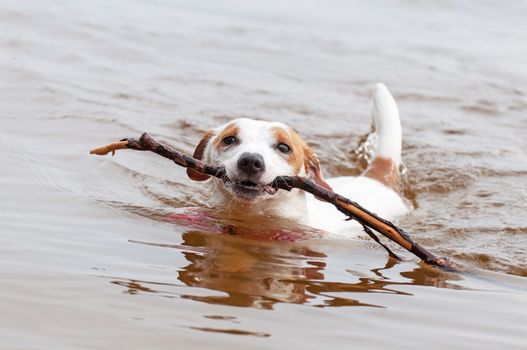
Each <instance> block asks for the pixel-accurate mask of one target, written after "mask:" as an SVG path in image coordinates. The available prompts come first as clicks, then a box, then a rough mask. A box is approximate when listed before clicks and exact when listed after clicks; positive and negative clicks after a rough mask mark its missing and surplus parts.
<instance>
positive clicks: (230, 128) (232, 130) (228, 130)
mask: <svg viewBox="0 0 527 350" xmlns="http://www.w3.org/2000/svg"><path fill="white" fill-rule="evenodd" d="M239 131H240V129H239V128H238V126H237V125H236V124H235V123H232V124H229V125H227V126H226V127H225V129H223V130H222V131H221V132H220V133H219V134H218V137H216V140H215V141H214V147H216V149H217V150H218V151H220V150H221V149H222V148H225V147H228V146H227V145H225V144H224V143H223V140H224V139H225V138H226V137H229V136H234V137H237V136H238V133H239Z"/></svg>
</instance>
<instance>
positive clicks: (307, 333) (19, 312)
mask: <svg viewBox="0 0 527 350" xmlns="http://www.w3.org/2000/svg"><path fill="white" fill-rule="evenodd" d="M526 15H527V4H526V3H525V2H523V1H500V2H494V1H472V2H470V3H469V2H459V1H449V0H445V1H440V2H425V1H409V0H395V1H384V2H381V1H368V2H359V1H338V0H332V1H324V2H323V1H317V0H311V1H300V0H293V1H288V2H281V1H275V0H272V1H265V2H264V1H253V2H245V1H235V0H229V1H223V2H221V4H220V3H219V2H206V1H192V2H185V1H176V0H173V1H172V0H171V1H168V0H155V1H148V2H147V1H124V0H115V1H111V2H109V1H102V0H96V1H80V0H75V1H36V0H34V1H32V0H27V1H16V2H15V1H0V77H1V79H0V91H1V98H0V123H1V124H0V155H1V158H2V162H1V171H0V194H1V201H0V263H1V266H2V267H1V270H0V283H1V286H2V288H1V290H0V309H1V310H2V313H1V315H0V348H2V349H29V348H34V349H36V348H41V349H42V348H45V349H72V348H87V349H107V348H114V347H127V348H130V349H163V348H191V347H195V348H199V349H218V348H227V347H229V348H231V349H247V348H252V349H271V348H300V347H302V348H304V349H320V348H330V349H344V348H346V349H348V348H350V347H351V348H353V347H356V348H364V347H366V346H367V347H368V348H371V349H374V348H379V349H382V348H386V347H388V346H390V347H395V348H402V347H403V346H404V347H406V348H424V347H426V348H431V349H435V348H445V347H447V348H452V349H454V348H475V347H478V348H479V349H498V348H501V349H521V348H523V349H525V346H526V345H525V344H527V311H525V310H527V280H526V277H527V257H526V254H525V253H526V249H527V218H526V216H525V212H526V209H527V204H526V203H527V201H526V197H527V158H526V150H527V141H526V138H525V135H526V133H527V117H526V113H527V68H526V66H525V62H526V60H527V45H525V43H526V42H527V23H526V22H525V18H526ZM377 81H382V82H384V83H385V84H386V85H387V86H388V88H389V89H390V90H391V91H392V93H393V94H394V96H395V98H396V100H397V101H398V104H399V108H400V112H401V119H402V124H403V133H404V145H403V158H404V162H405V166H406V174H405V181H404V182H405V183H404V186H403V192H404V195H405V197H406V199H407V200H408V202H409V203H411V205H412V206H413V207H414V208H415V210H413V211H412V212H411V213H410V214H408V215H407V216H405V217H403V218H401V219H400V220H399V224H400V225H401V226H402V227H404V228H405V229H406V230H407V231H408V232H410V233H411V234H412V237H414V238H415V239H416V240H417V241H419V242H420V243H421V244H423V245H424V246H426V247H428V248H430V249H431V250H432V251H434V252H436V253H437V254H439V255H445V256H449V257H450V258H451V259H453V260H454V261H455V262H457V263H458V264H460V265H462V266H463V267H464V270H465V272H462V273H447V272H442V271H439V270H436V269H433V268H430V267H427V266H425V265H422V264H420V263H419V262H418V261H417V260H416V259H415V258H413V257H412V256H409V255H407V254H404V253H403V255H404V256H405V258H406V261H405V262H401V263H395V262H394V261H391V260H388V259H387V256H386V254H385V252H384V251H383V250H382V249H380V248H379V247H378V246H377V245H376V244H374V243H372V242H371V241H369V240H346V239H337V238H330V237H318V238H311V239H308V240H301V241H297V242H283V241H272V240H268V239H265V237H264V236H265V235H263V236H262V228H261V227H260V228H258V227H256V228H254V230H253V232H257V233H258V234H255V235H253V237H249V238H248V237H238V236H232V235H222V234H214V233H210V232H206V231H207V230H206V228H203V227H201V226H200V225H199V223H198V225H191V226H189V225H186V224H184V223H182V222H180V221H177V220H175V221H167V220H164V219H162V218H163V216H164V215H165V214H166V213H171V212H174V211H177V209H175V208H181V207H189V206H200V205H203V204H204V203H205V202H206V193H204V190H203V189H202V188H201V186H200V185H199V184H193V183H190V181H188V179H187V178H186V176H185V172H184V171H183V170H182V169H180V168H178V167H176V166H174V165H173V164H171V163H169V162H168V161H166V160H164V159H162V158H160V157H157V156H155V155H152V154H142V153H138V152H125V151H122V152H119V153H118V154H117V155H116V156H115V157H113V158H111V157H104V158H100V157H94V156H90V155H89V154H88V150H89V149H91V148H93V147H96V146H100V145H103V144H106V143H108V142H111V141H114V140H116V139H119V138H121V137H127V136H137V135H139V134H140V133H141V132H143V131H148V132H150V133H151V134H152V135H154V136H156V137H157V138H160V139H162V140H165V141H167V142H169V143H171V144H172V145H174V146H176V147H177V148H179V149H181V150H183V151H185V152H191V151H192V150H193V148H194V146H195V145H196V143H197V141H198V140H199V138H200V136H201V134H202V133H203V132H204V131H206V130H207V129H209V128H211V127H214V126H217V125H219V124H221V123H224V122H226V121H228V120H229V119H232V118H236V117H241V116H246V117H251V118H260V119H266V120H278V121H283V122H286V123H288V124H290V125H292V126H294V127H295V128H296V129H297V130H298V131H299V133H300V134H301V135H303V137H304V139H306V140H307V141H308V142H309V143H310V144H311V145H312V146H313V147H314V148H315V149H316V150H317V153H318V154H319V157H320V158H321V160H322V163H323V166H324V169H325V172H326V174H327V175H335V176H337V175H349V174H357V173H359V172H360V171H361V169H363V168H364V159H363V158H362V156H361V154H360V153H358V152H356V151H354V150H355V149H356V148H357V146H358V145H359V144H360V141H361V140H362V139H363V138H364V135H366V134H367V132H368V130H369V124H370V119H369V118H370V117H369V100H368V98H369V97H368V89H369V87H371V85H372V84H373V83H375V82H377ZM220 223H221V222H220ZM298 230H300V231H302V228H299V229H298ZM263 231H265V230H263ZM306 231H307V230H306ZM249 235H250V234H249ZM395 249H396V248H395ZM398 251H400V250H398Z"/></svg>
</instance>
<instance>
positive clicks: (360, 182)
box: [308, 84, 409, 235]
mask: <svg viewBox="0 0 527 350" xmlns="http://www.w3.org/2000/svg"><path fill="white" fill-rule="evenodd" d="M372 102H373V108H372V114H373V115H372V117H373V125H374V128H375V135H373V137H371V139H373V140H375V139H376V140H377V146H376V148H375V157H374V158H373V160H372V161H371V163H370V165H369V166H368V168H367V169H366V171H364V173H363V174H362V175H361V176H358V177H353V176H344V177H336V178H330V179H327V180H326V181H327V183H328V184H329V185H330V186H331V187H332V188H333V190H334V191H335V192H336V193H338V194H341V195H343V196H345V197H348V198H351V199H352V200H354V201H355V202H357V203H359V204H360V205H362V206H363V207H365V208H366V209H368V210H370V211H372V212H374V213H376V214H378V215H379V216H381V217H383V218H386V219H393V218H395V217H397V216H400V215H403V214H405V213H406V212H408V210H409V208H408V207H407V206H406V204H405V203H404V201H403V200H402V198H401V197H400V196H399V194H398V193H397V192H396V191H397V187H398V182H399V166H400V164H401V143H402V135H401V123H400V119H399V112H398V110H397V105H396V103H395V101H394V99H393V97H392V96H391V94H390V93H389V92H388V89H386V87H385V86H384V85H383V84H377V85H376V86H375V88H374V89H373V91H372ZM308 210H309V217H310V221H311V225H312V226H313V227H316V228H320V229H323V230H326V231H329V232H333V233H345V234H346V235H350V234H357V235H358V234H360V233H361V227H360V225H359V224H358V223H357V222H355V221H346V220H345V219H346V217H345V216H344V215H343V214H341V213H340V212H338V211H336V210H335V208H334V207H333V206H332V205H331V204H328V203H325V202H321V201H318V200H316V199H314V198H313V197H312V196H309V197H308Z"/></svg>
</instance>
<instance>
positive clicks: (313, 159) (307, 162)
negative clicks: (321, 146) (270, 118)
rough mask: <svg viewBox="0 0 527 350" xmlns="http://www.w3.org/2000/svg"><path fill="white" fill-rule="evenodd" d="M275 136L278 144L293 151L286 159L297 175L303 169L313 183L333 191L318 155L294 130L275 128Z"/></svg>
mask: <svg viewBox="0 0 527 350" xmlns="http://www.w3.org/2000/svg"><path fill="white" fill-rule="evenodd" d="M273 134H274V136H275V139H276V142H277V144H279V143H284V144H286V145H288V146H289V148H290V149H291V151H290V152H289V153H288V154H287V158H286V159H287V162H288V163H289V164H290V165H291V166H292V168H293V169H294V171H295V175H299V174H300V171H301V169H302V168H303V169H304V170H305V173H306V176H307V177H309V179H310V180H311V181H313V182H315V183H316V184H317V185H319V186H322V187H324V188H325V189H328V190H330V191H331V190H332V188H331V186H330V185H329V184H328V183H327V182H326V181H324V178H323V176H322V171H321V170H320V163H319V161H318V158H317V156H316V154H315V153H314V152H313V150H312V149H311V148H310V147H309V146H308V145H307V143H306V142H305V141H304V140H302V138H301V137H300V136H299V135H298V134H297V133H296V132H295V131H294V130H285V129H283V128H280V127H275V128H273Z"/></svg>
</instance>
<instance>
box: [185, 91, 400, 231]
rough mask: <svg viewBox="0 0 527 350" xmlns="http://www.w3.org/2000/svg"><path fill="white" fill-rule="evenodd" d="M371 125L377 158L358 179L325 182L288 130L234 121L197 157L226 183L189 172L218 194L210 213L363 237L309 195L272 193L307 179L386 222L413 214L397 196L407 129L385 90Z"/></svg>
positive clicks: (212, 134) (208, 138)
mask: <svg viewBox="0 0 527 350" xmlns="http://www.w3.org/2000/svg"><path fill="white" fill-rule="evenodd" d="M372 100H373V123H374V126H375V132H376V134H377V137H378V143H377V146H376V150H375V157H374V158H373V160H372V162H371V163H370V165H369V167H368V168H367V169H366V171H365V172H364V173H363V174H362V175H361V176H358V177H350V176H346V177H336V178H331V179H326V180H324V178H323V177H322V171H321V169H320V166H319V161H318V159H317V157H316V155H315V153H314V152H313V151H312V150H311V148H310V147H309V146H308V145H307V144H306V143H305V142H304V141H303V140H302V139H301V138H300V136H298V134H297V133H296V132H295V131H294V130H293V129H292V128H290V127H289V126H287V125H285V124H282V123H277V122H266V121H259V120H251V119H236V120H233V121H232V122H230V123H227V124H226V125H223V126H221V127H219V128H217V129H215V130H213V131H209V132H207V133H206V134H205V135H204V136H203V138H202V139H201V141H200V142H199V144H198V146H197V147H196V150H195V152H194V157H195V158H198V159H201V160H203V161H205V162H207V163H209V164H213V165H216V166H220V165H221V166H224V167H225V169H226V172H227V177H228V181H226V182H223V181H222V180H219V179H216V178H211V177H209V176H207V175H204V174H201V173H198V172H195V171H193V170H191V169H189V170H188V171H187V174H188V176H189V177H190V178H191V179H192V180H194V181H208V182H210V183H211V184H212V185H213V186H214V188H213V189H212V191H213V197H212V199H211V200H212V205H213V206H215V207H218V208H228V212H229V213H230V214H231V215H233V216H236V215H241V216H247V215H249V216H251V217H255V216H258V217H265V218H266V219H271V220H272V218H273V217H274V218H282V219H284V218H285V219H289V220H294V221H296V222H298V223H301V224H304V225H308V226H312V227H315V228H319V229H322V230H325V231H328V232H333V233H343V232H345V233H346V234H350V235H352V234H358V233H360V230H359V229H360V226H359V225H358V224H357V223H356V222H354V221H346V220H345V219H346V217H345V216H344V215H343V214H341V213H340V212H338V211H337V210H336V209H335V208H334V207H333V206H332V205H331V204H328V203H326V202H322V201H318V200H317V199H315V198H314V197H313V196H311V195H309V194H306V193H305V192H304V191H300V190H296V189H294V190H292V191H291V192H287V191H281V190H280V191H277V190H276V189H273V188H272V187H270V186H269V183H271V182H272V181H273V180H274V179H275V178H276V177H277V176H281V175H282V176H283V175H299V176H307V177H309V178H310V179H311V180H313V181H314V182H316V183H317V184H319V185H321V186H323V187H326V188H328V189H333V191H335V192H336V193H338V194H341V195H343V196H345V197H348V198H350V199H351V200H353V201H355V202H357V203H359V204H360V205H362V206H363V207H365V208H366V209H368V210H370V211H372V212H374V213H376V214H378V215H379V216H381V217H383V218H386V219H388V220H391V219H394V218H395V217H397V216H400V215H402V214H405V213H406V212H407V211H408V210H409V209H408V207H407V206H406V205H405V203H404V201H403V200H402V198H401V197H400V196H399V195H398V193H397V192H396V190H397V184H398V176H399V171H398V169H399V165H400V163H401V125H400V121H399V113H398V110H397V105H396V104H395V101H394V99H393V97H392V96H391V95H390V93H389V92H388V90H387V89H386V87H385V86H384V85H383V84H377V85H376V86H375V87H374V89H373V91H372Z"/></svg>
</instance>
